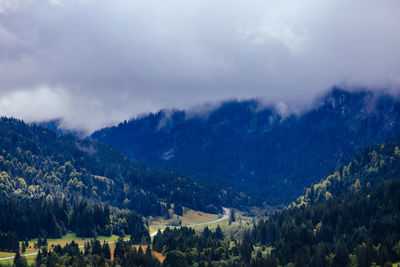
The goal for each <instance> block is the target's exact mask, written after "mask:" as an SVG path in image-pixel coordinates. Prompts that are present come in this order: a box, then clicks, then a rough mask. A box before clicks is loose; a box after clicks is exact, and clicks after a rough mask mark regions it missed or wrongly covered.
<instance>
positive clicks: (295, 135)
mask: <svg viewBox="0 0 400 267" xmlns="http://www.w3.org/2000/svg"><path fill="white" fill-rule="evenodd" d="M322 100H323V101H322V104H321V105H319V106H318V107H315V108H314V109H312V110H310V111H308V112H306V113H304V114H302V115H301V116H294V115H292V116H289V117H286V118H283V117H282V116H281V115H279V113H278V112H276V111H275V109H273V108H265V107H264V108H263V107H259V105H258V104H257V102H256V101H244V102H236V101H232V102H226V103H224V104H222V105H221V106H220V107H219V108H217V109H216V110H214V111H213V112H211V113H210V114H209V115H208V116H207V117H201V116H193V114H188V113H186V112H185V111H174V112H172V113H171V112H170V113H168V112H164V111H160V112H158V113H155V114H149V115H147V116H145V117H141V118H138V119H134V120H131V121H129V122H124V123H121V124H119V125H118V126H116V127H110V128H105V129H102V130H99V131H97V132H95V133H93V135H92V138H93V139H95V140H98V141H100V142H104V143H107V144H110V145H112V146H113V147H115V148H117V149H118V150H120V151H122V152H123V153H125V154H126V155H128V156H129V157H131V158H132V159H135V160H137V161H142V162H146V163H150V164H152V165H154V166H158V167H162V168H168V169H172V170H179V171H183V172H185V173H190V174H196V176H197V177H199V178H201V179H203V180H216V181H219V183H221V184H225V185H231V186H232V188H233V189H234V190H238V191H243V192H245V193H246V194H250V195H252V196H253V200H255V201H258V202H259V204H260V203H261V202H263V201H266V202H267V203H269V204H279V203H282V202H285V201H289V200H291V199H293V198H294V197H297V196H298V195H299V194H300V193H301V192H302V191H303V189H304V187H305V186H308V185H309V184H310V183H313V182H315V181H317V180H318V179H320V177H323V176H325V175H327V174H329V173H330V172H332V171H334V170H335V168H336V166H337V165H338V164H340V163H342V162H346V161H348V160H350V159H351V157H352V155H353V153H355V152H356V151H359V150H360V149H362V148H363V147H365V146H366V145H368V144H371V143H375V142H378V141H383V140H385V139H386V138H387V137H388V136H394V135H397V133H399V132H400V102H399V101H398V100H396V99H393V98H392V97H390V96H384V95H383V96H378V95H375V94H374V93H372V92H363V91H361V92H346V91H343V90H340V89H333V90H332V91H331V92H330V93H329V94H327V95H326V96H325V97H324V98H323V99H322Z"/></svg>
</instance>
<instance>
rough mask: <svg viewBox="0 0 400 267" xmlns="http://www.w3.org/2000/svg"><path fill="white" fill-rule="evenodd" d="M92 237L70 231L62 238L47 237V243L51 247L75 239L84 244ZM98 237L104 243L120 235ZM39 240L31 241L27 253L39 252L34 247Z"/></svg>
mask: <svg viewBox="0 0 400 267" xmlns="http://www.w3.org/2000/svg"><path fill="white" fill-rule="evenodd" d="M91 239H93V238H82V237H77V236H76V235H75V234H73V233H69V234H66V235H64V236H62V237H61V238H57V239H47V244H48V247H50V248H51V247H53V246H56V245H60V246H65V245H66V244H67V243H71V242H72V241H75V242H76V243H77V244H78V245H79V246H83V245H84V244H85V242H88V241H90V240H91ZM96 239H97V240H99V241H100V242H101V243H103V241H106V242H114V241H116V240H117V239H118V236H117V235H112V236H98V237H97V238H96ZM37 240H38V239H37V238H35V239H32V240H30V241H29V247H28V248H27V249H26V253H32V252H37V249H35V248H34V243H36V242H37Z"/></svg>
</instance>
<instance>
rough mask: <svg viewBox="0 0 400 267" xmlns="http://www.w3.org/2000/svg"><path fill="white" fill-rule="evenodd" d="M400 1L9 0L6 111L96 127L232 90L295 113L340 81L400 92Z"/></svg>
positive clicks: (0, 54)
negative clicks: (291, 107) (295, 107)
mask: <svg viewBox="0 0 400 267" xmlns="http://www.w3.org/2000/svg"><path fill="white" fill-rule="evenodd" d="M398 10H400V2H399V1H397V0H388V1H384V2H382V1H376V0H354V1H351V2H349V1H345V0H327V1H318V0H302V1H300V0H295V1H293V0H291V1H289V0H282V1H261V0H260V1H258V0H256V1H251V2H243V1H236V0H233V1H232V0H230V1H228V0H222V1H217V2H216V1H211V0H204V1H178V0H172V1H156V0H150V1H144V2H143V1H138V0H131V1H127V0H115V1H107V0H98V1H92V0H70V1H66V0H65V1H62V0H23V1H22V0H0V112H1V115H7V116H15V117H19V118H22V119H24V120H26V121H28V122H32V121H41V120H50V119H54V118H63V125H62V126H63V127H67V128H82V129H85V130H86V131H88V132H90V131H93V130H95V129H97V128H100V127H103V126H106V125H110V124H113V123H116V122H118V121H122V120H124V119H128V118H130V117H132V116H135V115H137V114H141V113H145V112H150V111H156V110H158V109H161V108H188V107H192V106H196V105H199V104H202V103H206V102H207V103H215V102H218V101H221V100H224V99H231V98H239V99H241V98H252V97H257V98H261V99H263V100H262V101H263V102H270V103H278V104H277V105H278V106H280V107H281V108H283V109H284V110H285V112H286V111H287V110H288V107H286V106H285V107H284V106H283V105H282V103H296V105H298V106H301V105H306V104H309V103H311V102H312V101H313V99H314V98H315V97H316V96H318V95H320V94H321V93H322V92H324V91H326V90H328V89H329V88H330V87H332V86H333V85H344V86H346V87H349V88H352V87H364V88H369V89H385V90H388V91H392V92H398V90H399V88H400V72H399V70H400V35H399V34H397V32H398V25H400V17H399V16H398ZM280 101H281V102H280ZM279 103H281V104H279ZM285 105H286V104H285Z"/></svg>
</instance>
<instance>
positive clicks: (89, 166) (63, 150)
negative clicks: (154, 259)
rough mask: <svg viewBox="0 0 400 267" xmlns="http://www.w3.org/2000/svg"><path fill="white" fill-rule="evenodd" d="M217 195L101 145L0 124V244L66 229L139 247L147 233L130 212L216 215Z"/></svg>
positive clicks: (14, 124)
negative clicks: (132, 241) (127, 239)
mask: <svg viewBox="0 0 400 267" xmlns="http://www.w3.org/2000/svg"><path fill="white" fill-rule="evenodd" d="M220 193H221V192H219V191H218V190H217V189H215V188H213V187H211V188H210V187H208V186H206V185H204V184H201V183H198V182H195V181H193V180H191V179H190V178H188V177H185V176H182V175H179V174H178V173H175V172H171V171H163V170H159V169H155V168H151V167H148V166H145V165H143V164H137V163H135V162H133V161H132V160H131V159H129V158H127V157H126V156H124V155H122V154H121V153H120V152H118V151H117V150H115V149H113V148H111V147H109V146H108V145H105V144H101V143H98V142H95V141H91V140H82V139H79V138H77V137H73V136H71V135H61V136H58V135H57V134H56V133H55V132H54V131H52V130H48V129H44V128H41V127H38V126H30V125H27V124H25V123H24V122H23V121H20V120H17V119H12V118H4V117H3V118H1V119H0V241H1V242H0V243H4V244H6V243H8V242H6V241H4V240H9V239H11V240H15V239H16V238H18V239H19V240H23V239H25V238H34V237H38V236H42V237H59V236H61V235H62V234H64V233H65V232H66V231H74V232H75V233H77V234H78V235H79V236H96V235H98V234H102V235H110V234H111V233H115V234H122V233H125V234H132V235H133V234H135V235H136V238H137V239H138V240H139V242H140V240H141V237H142V235H145V236H148V230H147V229H146V228H145V226H144V224H143V220H142V217H141V216H139V215H138V214H140V215H144V216H148V215H163V214H164V213H165V212H166V210H167V208H166V203H168V202H169V203H177V204H180V205H184V206H187V207H190V208H193V209H197V210H204V211H208V212H217V211H219V209H220V205H221V199H220V195H219V194H220ZM221 194H222V193H221ZM225 195H226V194H225ZM110 216H111V217H112V219H111V217H110ZM121 220H122V222H125V223H121ZM2 238H3V239H2ZM133 238H135V236H133ZM146 238H149V237H146Z"/></svg>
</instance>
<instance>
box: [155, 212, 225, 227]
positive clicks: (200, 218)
mask: <svg viewBox="0 0 400 267" xmlns="http://www.w3.org/2000/svg"><path fill="white" fill-rule="evenodd" d="M170 215H171V218H170V219H169V220H165V219H163V218H160V217H158V218H150V219H149V223H150V225H160V226H166V225H174V224H175V225H176V226H178V225H179V224H177V222H179V221H180V222H181V224H182V225H191V224H199V223H205V222H209V221H214V220H216V219H218V218H219V216H220V215H218V214H211V213H206V212H202V211H195V210H192V209H189V208H184V213H183V216H177V215H176V214H173V212H172V209H170ZM157 230H158V229H157ZM150 232H151V231H150Z"/></svg>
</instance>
